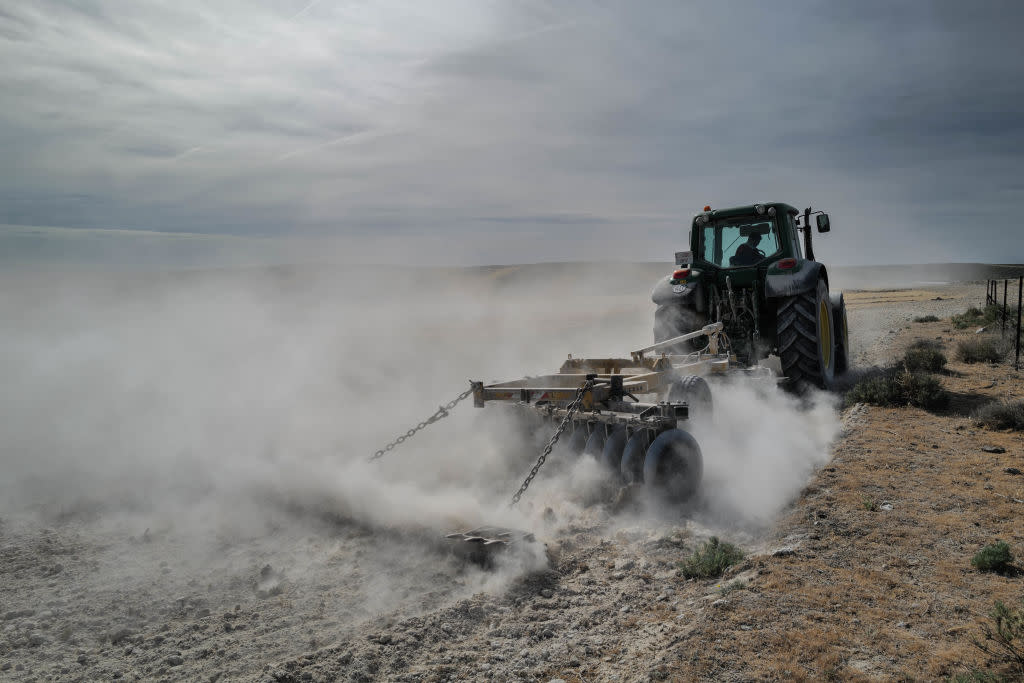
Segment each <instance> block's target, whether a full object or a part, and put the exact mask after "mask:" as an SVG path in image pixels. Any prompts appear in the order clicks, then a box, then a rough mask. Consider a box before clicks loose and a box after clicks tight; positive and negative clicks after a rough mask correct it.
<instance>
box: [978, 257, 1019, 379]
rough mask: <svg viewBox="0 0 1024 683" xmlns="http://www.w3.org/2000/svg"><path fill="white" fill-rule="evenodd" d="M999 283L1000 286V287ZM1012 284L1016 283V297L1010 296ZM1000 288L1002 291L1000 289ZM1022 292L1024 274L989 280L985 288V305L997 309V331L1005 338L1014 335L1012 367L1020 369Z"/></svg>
mask: <svg viewBox="0 0 1024 683" xmlns="http://www.w3.org/2000/svg"><path fill="white" fill-rule="evenodd" d="M1000 284H1001V285H1002V287H1001V288H1000ZM1013 285H1017V298H1016V301H1014V300H1013V299H1012V298H1010V297H1011V296H1012V289H1013ZM1000 289H1002V291H1000ZM1022 294H1024V276H1021V277H1018V278H1017V280H1016V281H1014V280H989V281H988V282H987V283H986V288H985V307H986V308H987V307H989V306H995V307H996V308H997V310H998V318H997V320H998V323H999V333H1000V335H1001V336H1002V337H1003V338H1005V337H1006V335H1007V334H1012V335H1014V347H1013V348H1014V360H1013V369H1014V370H1020V336H1021V299H1022V297H1021V295H1022Z"/></svg>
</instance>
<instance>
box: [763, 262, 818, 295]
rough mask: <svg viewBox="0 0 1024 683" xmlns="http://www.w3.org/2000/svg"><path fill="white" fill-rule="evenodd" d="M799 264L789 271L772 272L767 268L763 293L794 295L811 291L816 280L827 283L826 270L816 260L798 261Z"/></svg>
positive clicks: (816, 282) (815, 285)
mask: <svg viewBox="0 0 1024 683" xmlns="http://www.w3.org/2000/svg"><path fill="white" fill-rule="evenodd" d="M798 263H799V266H798V267H797V268H794V269H793V270H790V271H778V272H774V273H773V272H772V270H771V269H769V271H768V274H767V275H766V276H765V279H764V295H765V296H766V297H768V298H773V297H782V296H795V295H797V294H801V293H803V292H810V291H813V290H814V289H815V288H816V287H817V286H818V280H819V279H823V280H825V284H826V285H828V272H827V271H826V270H825V266H823V265H822V264H820V263H818V262H817V261H799V262H798Z"/></svg>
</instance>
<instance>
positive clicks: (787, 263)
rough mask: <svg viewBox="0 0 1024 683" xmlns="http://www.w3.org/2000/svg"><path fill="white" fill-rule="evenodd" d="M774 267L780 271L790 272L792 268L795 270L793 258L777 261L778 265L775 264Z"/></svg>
mask: <svg viewBox="0 0 1024 683" xmlns="http://www.w3.org/2000/svg"><path fill="white" fill-rule="evenodd" d="M775 265H776V266H778V267H779V269H780V270H792V269H793V268H796V259H795V258H784V259H779V261H778V263H776V264H775Z"/></svg>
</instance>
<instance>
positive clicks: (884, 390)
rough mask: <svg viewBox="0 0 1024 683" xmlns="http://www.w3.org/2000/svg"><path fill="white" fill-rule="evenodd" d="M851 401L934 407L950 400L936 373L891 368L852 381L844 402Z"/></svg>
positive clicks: (940, 406) (881, 404) (930, 408)
mask: <svg viewBox="0 0 1024 683" xmlns="http://www.w3.org/2000/svg"><path fill="white" fill-rule="evenodd" d="M854 403H869V404H871V405H875V406H916V407H918V408H924V409H925V410H936V409H939V408H944V407H945V406H946V405H948V404H949V392H947V391H946V390H945V389H944V388H943V387H942V382H940V381H939V379H938V378H937V377H933V376H932V375H929V374H928V373H926V372H919V371H918V372H912V371H910V370H907V369H905V368H890V369H889V370H886V371H884V372H882V373H880V374H878V375H874V376H872V377H868V378H867V379H864V380H861V381H860V382H858V383H857V384H856V385H854V387H853V388H852V389H851V390H850V391H849V392H848V393H847V394H846V404H847V405H853V404H854Z"/></svg>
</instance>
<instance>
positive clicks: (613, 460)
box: [601, 427, 629, 478]
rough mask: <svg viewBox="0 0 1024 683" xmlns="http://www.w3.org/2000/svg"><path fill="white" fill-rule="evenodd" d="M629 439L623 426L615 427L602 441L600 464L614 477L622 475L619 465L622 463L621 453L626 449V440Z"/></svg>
mask: <svg viewBox="0 0 1024 683" xmlns="http://www.w3.org/2000/svg"><path fill="white" fill-rule="evenodd" d="M628 440H629V432H627V431H626V428H625V427H616V428H615V429H614V430H612V433H611V434H609V435H608V438H607V439H605V442H604V450H603V451H602V452H601V464H602V465H604V467H605V468H606V469H607V470H608V471H609V472H611V473H613V474H614V475H615V477H616V478H618V477H620V476H622V473H621V471H620V470H619V466H620V465H621V464H622V453H623V451H624V450H625V449H626V441H628Z"/></svg>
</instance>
